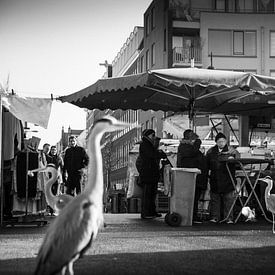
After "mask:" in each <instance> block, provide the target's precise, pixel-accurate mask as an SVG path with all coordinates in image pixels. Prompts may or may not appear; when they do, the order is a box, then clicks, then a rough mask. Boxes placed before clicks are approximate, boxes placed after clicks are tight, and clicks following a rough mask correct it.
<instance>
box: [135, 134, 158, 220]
mask: <svg viewBox="0 0 275 275" xmlns="http://www.w3.org/2000/svg"><path fill="white" fill-rule="evenodd" d="M155 138H156V136H155V131H154V130H153V129H145V130H144V131H143V132H142V141H141V143H140V146H139V158H140V168H139V180H140V185H141V186H142V187H143V189H142V190H143V192H142V199H141V218H143V219H153V218H156V217H161V214H159V213H157V212H156V202H155V201H156V195H157V187H158V181H159V176H160V171H159V170H160V169H159V153H158V150H157V148H156V146H155Z"/></svg>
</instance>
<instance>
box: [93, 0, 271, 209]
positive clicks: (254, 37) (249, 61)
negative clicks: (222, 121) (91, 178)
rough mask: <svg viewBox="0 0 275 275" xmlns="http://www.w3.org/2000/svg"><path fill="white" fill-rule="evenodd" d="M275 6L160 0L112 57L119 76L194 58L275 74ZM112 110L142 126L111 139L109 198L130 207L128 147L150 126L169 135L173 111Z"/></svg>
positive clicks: (251, 0)
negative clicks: (166, 120) (127, 201)
mask: <svg viewBox="0 0 275 275" xmlns="http://www.w3.org/2000/svg"><path fill="white" fill-rule="evenodd" d="M274 8H275V0H269V1H268V0H192V1H191V0H154V1H152V2H151V4H150V5H149V7H148V8H147V10H146V11H145V13H144V28H142V27H135V28H134V31H133V32H132V33H131V34H130V36H129V38H128V39H127V41H126V42H125V44H124V45H123V47H122V48H121V50H120V51H119V53H118V54H117V56H116V57H115V59H114V61H113V62H112V71H113V77H117V76H123V75H129V74H134V73H141V72H145V71H147V70H152V69H161V68H172V67H190V66H191V64H192V63H193V62H194V66H196V67H199V68H215V69H222V70H237V71H246V72H255V73H258V74H264V75H270V76H275V62H274V60H275V13H274ZM141 107H142V106H141ZM110 112H111V113H112V115H114V116H115V117H117V118H119V119H122V120H125V121H129V122H136V123H139V124H140V125H141V126H142V128H141V129H139V130H137V129H127V130H126V131H124V132H123V133H120V134H117V133H115V134H114V135H111V136H110V135H109V136H107V138H106V140H105V142H106V141H107V140H108V139H109V141H110V144H111V146H112V148H110V147H108V146H107V147H106V148H108V150H109V151H110V150H112V153H113V154H112V155H113V159H112V160H111V161H110V163H109V166H108V165H107V167H109V168H108V169H107V170H108V171H107V172H106V171H105V180H106V194H107V198H108V199H110V200H111V202H112V203H111V211H112V212H124V211H126V209H125V204H124V202H125V186H126V177H127V160H128V158H127V157H128V152H129V150H130V149H131V146H132V145H133V143H135V142H136V141H137V140H138V139H139V138H140V131H141V130H142V129H144V128H153V129H154V130H156V132H157V135H158V136H160V137H165V134H164V133H163V123H162V122H163V119H164V118H165V117H166V116H167V114H166V113H164V112H161V111H159V112H153V111H146V112H145V111H142V110H127V111H123V110H118V111H110V110H105V111H104V114H109V113H110ZM97 115H100V116H101V115H102V111H93V117H96V116H97ZM169 115H171V114H169ZM262 130H263V131H264V129H262ZM106 150H107V149H106ZM108 150H107V151H108ZM107 159H108V158H107Z"/></svg>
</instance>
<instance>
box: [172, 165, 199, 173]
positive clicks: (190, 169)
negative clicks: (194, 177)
mask: <svg viewBox="0 0 275 275" xmlns="http://www.w3.org/2000/svg"><path fill="white" fill-rule="evenodd" d="M171 170H172V171H182V172H189V173H197V174H200V173H201V170H200V169H198V168H180V167H174V168H171Z"/></svg>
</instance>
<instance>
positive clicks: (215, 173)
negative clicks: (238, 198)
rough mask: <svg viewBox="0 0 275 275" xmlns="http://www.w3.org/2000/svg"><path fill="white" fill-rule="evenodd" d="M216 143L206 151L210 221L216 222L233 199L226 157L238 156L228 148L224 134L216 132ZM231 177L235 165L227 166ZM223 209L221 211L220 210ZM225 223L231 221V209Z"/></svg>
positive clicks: (226, 212) (224, 216) (225, 215)
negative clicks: (208, 174)
mask: <svg viewBox="0 0 275 275" xmlns="http://www.w3.org/2000/svg"><path fill="white" fill-rule="evenodd" d="M215 142H216V145H215V146H213V147H211V148H210V149H209V150H208V151H207V153H206V161H207V168H208V169H209V171H210V216H211V219H210V221H211V222H213V223H217V222H219V221H221V218H223V219H225V218H226V217H227V216H228V214H229V210H230V208H231V205H232V204H233V201H234V192H235V191H234V190H235V189H234V186H233V184H232V182H231V179H230V176H229V173H228V171H227V168H226V163H225V161H222V160H225V159H226V158H236V157H238V152H237V151H236V150H234V149H233V150H229V148H228V145H227V139H226V136H225V135H224V134H223V133H218V134H217V135H216V137H215ZM229 169H230V171H231V174H232V176H233V178H235V176H234V175H235V165H234V164H231V165H230V166H229ZM222 209H223V213H221V210H222ZM225 222H226V223H228V224H231V223H233V211H232V212H231V213H230V215H229V217H228V219H227V220H225Z"/></svg>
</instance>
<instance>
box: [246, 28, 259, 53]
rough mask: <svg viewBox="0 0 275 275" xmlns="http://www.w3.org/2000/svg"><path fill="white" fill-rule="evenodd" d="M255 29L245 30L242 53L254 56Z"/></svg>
mask: <svg viewBox="0 0 275 275" xmlns="http://www.w3.org/2000/svg"><path fill="white" fill-rule="evenodd" d="M256 45H257V39H256V31H245V32H244V55H246V56H256V55H257V51H256Z"/></svg>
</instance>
